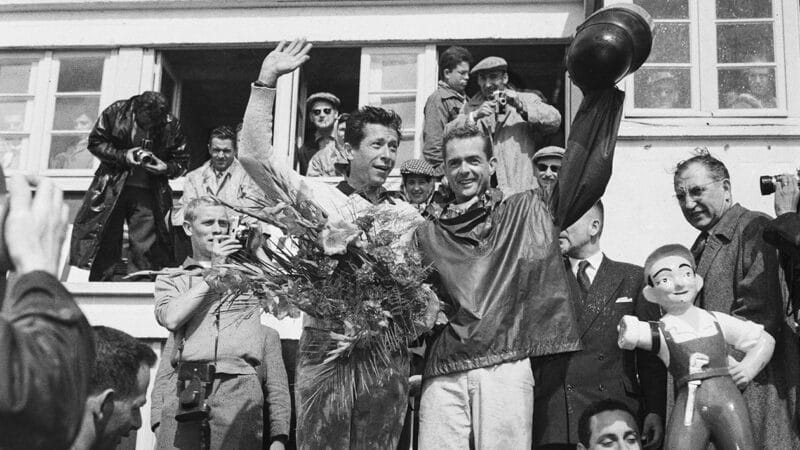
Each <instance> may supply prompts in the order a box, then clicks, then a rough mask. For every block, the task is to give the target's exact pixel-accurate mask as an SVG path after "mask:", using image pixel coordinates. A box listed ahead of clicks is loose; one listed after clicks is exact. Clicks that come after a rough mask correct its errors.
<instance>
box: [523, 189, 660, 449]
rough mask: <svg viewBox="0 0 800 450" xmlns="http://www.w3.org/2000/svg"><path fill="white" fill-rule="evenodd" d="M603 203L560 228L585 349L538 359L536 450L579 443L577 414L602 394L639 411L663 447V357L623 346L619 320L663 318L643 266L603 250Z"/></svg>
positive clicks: (650, 438)
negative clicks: (650, 297) (648, 296)
mask: <svg viewBox="0 0 800 450" xmlns="http://www.w3.org/2000/svg"><path fill="white" fill-rule="evenodd" d="M604 216H605V211H604V207H603V203H602V202H601V201H598V202H597V203H595V204H594V206H592V207H591V208H590V209H589V211H587V212H586V213H585V214H584V215H583V216H582V217H581V218H580V219H578V220H577V221H576V222H575V223H573V224H572V225H570V226H569V227H567V228H566V229H564V230H562V231H561V233H560V234H559V239H558V240H559V245H560V247H561V252H562V254H563V255H564V257H565V260H564V263H565V265H566V268H567V271H569V272H570V274H571V275H572V276H571V277H569V280H570V282H571V286H572V291H573V295H572V296H571V297H570V298H571V300H572V302H573V308H574V310H575V313H576V316H577V319H578V333H579V335H580V336H581V343H582V344H583V350H580V351H577V352H572V353H563V354H559V355H555V356H550V357H546V358H538V359H536V360H535V361H534V364H533V366H534V375H535V377H536V391H535V400H534V404H535V405H536V408H534V420H533V424H534V444H535V445H536V448H538V449H548V450H565V449H574V448H575V445H576V444H577V443H578V438H579V436H578V433H577V430H578V417H579V416H580V415H581V413H582V412H583V411H584V410H585V409H586V408H588V407H589V405H590V404H592V403H593V402H596V401H600V400H602V399H604V398H612V399H614V400H616V401H618V402H621V403H623V404H624V405H626V406H627V408H629V409H630V410H631V411H637V412H640V415H637V422H642V421H643V423H644V425H643V435H644V437H645V441H646V442H647V444H648V445H647V447H651V446H652V447H653V448H657V447H658V445H659V444H660V442H661V439H662V437H663V435H664V421H663V417H664V416H665V414H666V386H667V375H666V370H665V368H664V365H663V364H662V363H661V362H660V361H659V360H658V358H657V357H656V356H655V355H653V354H651V353H648V352H644V351H641V352H639V351H636V352H633V351H625V350H620V348H619V347H618V346H617V324H618V323H619V321H620V319H621V318H622V316H623V315H626V314H628V315H636V316H638V317H641V318H642V319H643V320H657V319H658V318H659V317H660V316H661V314H660V312H659V310H658V307H657V306H656V305H654V304H652V303H649V302H647V301H645V299H644V298H643V297H642V287H643V286H642V283H643V279H644V278H643V275H642V268H641V267H639V266H635V265H632V264H626V263H622V262H617V261H613V260H612V259H610V258H608V257H607V256H605V255H604V254H603V251H602V250H601V247H600V237H601V236H602V234H603V226H604V221H605V217H604Z"/></svg>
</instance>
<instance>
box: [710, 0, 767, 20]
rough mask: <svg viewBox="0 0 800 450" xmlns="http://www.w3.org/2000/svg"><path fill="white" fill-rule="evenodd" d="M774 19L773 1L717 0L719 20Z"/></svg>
mask: <svg viewBox="0 0 800 450" xmlns="http://www.w3.org/2000/svg"><path fill="white" fill-rule="evenodd" d="M765 17H772V0H746V1H742V0H717V18H718V19H754V18H765Z"/></svg>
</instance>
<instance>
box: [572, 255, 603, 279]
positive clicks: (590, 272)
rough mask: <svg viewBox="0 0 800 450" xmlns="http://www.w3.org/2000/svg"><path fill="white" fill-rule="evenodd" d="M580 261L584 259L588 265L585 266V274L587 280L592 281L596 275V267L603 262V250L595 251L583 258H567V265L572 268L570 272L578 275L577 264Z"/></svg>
mask: <svg viewBox="0 0 800 450" xmlns="http://www.w3.org/2000/svg"><path fill="white" fill-rule="evenodd" d="M581 261H586V262H588V263H589V265H588V266H587V267H586V276H587V277H589V282H590V283H594V276H595V275H597V269H599V268H600V263H602V262H603V252H600V251H599V252H597V253H595V254H594V255H592V256H590V257H588V258H585V259H576V258H573V257H570V258H569V265H570V268H571V269H572V274H573V275H575V276H576V277H577V276H578V264H580V263H581Z"/></svg>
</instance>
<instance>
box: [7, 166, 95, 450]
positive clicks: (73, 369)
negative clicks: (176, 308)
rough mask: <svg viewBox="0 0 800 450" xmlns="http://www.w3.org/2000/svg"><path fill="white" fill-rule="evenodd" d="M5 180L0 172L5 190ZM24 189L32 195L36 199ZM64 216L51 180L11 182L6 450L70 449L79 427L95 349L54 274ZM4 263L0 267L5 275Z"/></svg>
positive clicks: (16, 179) (18, 179)
mask: <svg viewBox="0 0 800 450" xmlns="http://www.w3.org/2000/svg"><path fill="white" fill-rule="evenodd" d="M3 180H5V177H4V176H3V173H2V170H0V191H2V192H4V191H5V183H4V181H3ZM29 185H31V186H34V187H36V190H37V192H36V195H35V196H34V197H33V198H31V188H30V186H29ZM67 212H68V211H67V206H66V205H65V204H64V203H63V199H62V193H61V191H60V190H59V189H58V188H56V187H55V185H54V184H53V183H52V182H51V181H50V180H47V179H42V180H38V179H35V178H29V179H27V180H26V178H25V177H23V176H22V175H17V176H15V177H13V178H12V179H11V186H10V199H9V213H8V217H7V219H6V220H5V230H4V233H3V235H2V238H3V241H4V242H5V243H6V245H7V246H8V257H9V259H10V263H11V264H12V265H13V267H14V270H15V272H16V274H17V278H16V280H15V282H14V285H13V287H12V288H11V291H10V292H9V293H8V295H7V296H5V304H2V303H3V301H2V300H0V306H2V314H0V448H3V449H14V448H25V449H40V448H41V449H57V448H67V447H68V446H69V445H70V443H72V441H73V440H74V439H75V436H76V435H77V433H78V429H79V427H80V425H81V419H82V416H83V408H84V402H85V401H86V395H87V393H88V392H87V391H88V385H89V376H90V370H91V368H92V365H93V363H94V344H93V342H92V330H91V328H89V324H88V323H87V321H86V319H85V318H84V317H83V314H81V311H80V309H79V308H78V306H77V305H76V304H75V302H74V301H73V300H72V296H71V295H70V294H69V292H67V290H66V289H64V287H63V286H62V285H61V283H59V282H58V280H57V279H56V277H55V276H54V275H55V273H56V272H57V268H58V260H59V254H60V252H61V245H62V243H63V242H64V235H65V232H66V225H67ZM8 262H9V261H3V263H2V264H0V265H2V266H3V267H2V272H3V274H4V273H5V271H6V270H7V269H8V266H9V264H8ZM2 278H5V277H4V276H3V277H2ZM3 281H5V280H3Z"/></svg>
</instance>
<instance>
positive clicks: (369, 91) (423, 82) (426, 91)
mask: <svg viewBox="0 0 800 450" xmlns="http://www.w3.org/2000/svg"><path fill="white" fill-rule="evenodd" d="M410 53H411V54H416V55H417V84H416V89H406V90H383V89H380V88H379V87H377V86H370V83H371V77H370V67H371V65H372V57H373V55H397V54H410ZM437 70H438V67H437V61H436V46H435V45H425V44H421V45H415V46H403V47H362V48H361V72H360V78H359V93H358V106H359V108H360V107H362V106H366V105H368V104H369V97H370V95H381V96H387V97H391V96H403V97H406V96H411V95H414V96H415V110H414V116H415V120H414V126H413V128H411V127H408V126H407V124H403V130H402V135H403V137H404V138H406V137H408V136H409V135H410V134H411V133H414V141H413V142H414V148H413V155H412V157H413V158H421V157H422V128H423V125H424V122H425V101H426V100H427V99H428V96H429V95H430V94H431V93H432V92H433V91H434V90H435V89H436V81H437V78H438V77H437ZM391 176H400V168H399V167H398V166H395V168H394V170H392V173H391Z"/></svg>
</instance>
